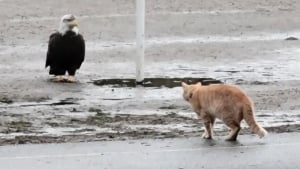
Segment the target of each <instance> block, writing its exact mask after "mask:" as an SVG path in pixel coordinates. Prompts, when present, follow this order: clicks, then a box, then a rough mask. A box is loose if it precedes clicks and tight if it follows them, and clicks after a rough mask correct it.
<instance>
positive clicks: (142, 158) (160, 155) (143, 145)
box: [0, 133, 300, 169]
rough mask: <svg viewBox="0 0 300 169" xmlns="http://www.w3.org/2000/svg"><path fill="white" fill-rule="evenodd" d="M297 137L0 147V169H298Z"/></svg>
mask: <svg viewBox="0 0 300 169" xmlns="http://www.w3.org/2000/svg"><path fill="white" fill-rule="evenodd" d="M299 140H300V133H283V134H270V135H268V137H266V138H264V139H259V138H257V137H256V136H252V135H243V136H241V137H240V138H239V141H238V142H225V141H223V138H221V137H217V138H216V139H215V140H210V141H208V140H203V139H201V138H183V139H165V140H129V141H116V142H93V143H66V144H41V145H18V146H4V147H0V154H1V157H0V164H1V165H0V168H1V169H94V168H97V169H102V168H103V169H105V168H107V169H201V168H206V169H207V168H214V169H218V168H222V169H229V168H230V169H235V168H236V169H240V168H242V169H250V168H255V169H271V168H272V169H273V168H276V169H289V168H290V169H298V168H300V160H299V156H300V142H299Z"/></svg>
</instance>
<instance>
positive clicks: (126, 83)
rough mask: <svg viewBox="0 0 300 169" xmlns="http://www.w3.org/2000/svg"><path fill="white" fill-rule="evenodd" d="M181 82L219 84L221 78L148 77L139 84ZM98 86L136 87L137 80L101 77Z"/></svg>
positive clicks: (97, 82)
mask: <svg viewBox="0 0 300 169" xmlns="http://www.w3.org/2000/svg"><path fill="white" fill-rule="evenodd" d="M181 82H186V83H188V84H195V83H198V82H201V83H202V84H203V85H209V84H219V83H222V82H221V81H220V80H216V79H212V78H146V79H145V80H144V81H143V83H141V84H138V85H140V86H144V87H162V86H164V87H169V88H173V87H179V86H181ZM93 83H94V84H95V85H98V86H105V85H112V86H114V87H136V86H137V82H136V80H135V79H100V80H95V81H94V82H93Z"/></svg>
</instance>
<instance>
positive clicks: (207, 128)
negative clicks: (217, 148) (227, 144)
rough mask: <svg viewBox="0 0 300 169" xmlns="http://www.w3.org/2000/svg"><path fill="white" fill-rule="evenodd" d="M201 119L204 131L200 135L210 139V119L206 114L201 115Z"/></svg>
mask: <svg viewBox="0 0 300 169" xmlns="http://www.w3.org/2000/svg"><path fill="white" fill-rule="evenodd" d="M201 118H202V121H203V124H204V127H205V131H204V133H203V135H202V138H205V139H212V121H211V118H210V117H209V116H208V115H202V117H201Z"/></svg>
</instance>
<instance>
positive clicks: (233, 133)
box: [225, 122, 241, 141]
mask: <svg viewBox="0 0 300 169" xmlns="http://www.w3.org/2000/svg"><path fill="white" fill-rule="evenodd" d="M225 124H226V125H227V126H228V127H229V128H230V133H229V134H228V136H226V139H225V140H226V141H236V139H237V136H238V134H239V131H240V130H241V127H240V124H238V123H236V122H225Z"/></svg>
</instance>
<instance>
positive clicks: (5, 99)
mask: <svg viewBox="0 0 300 169" xmlns="http://www.w3.org/2000/svg"><path fill="white" fill-rule="evenodd" d="M0 103H6V104H11V103H13V100H12V99H9V98H8V97H5V96H0Z"/></svg>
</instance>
